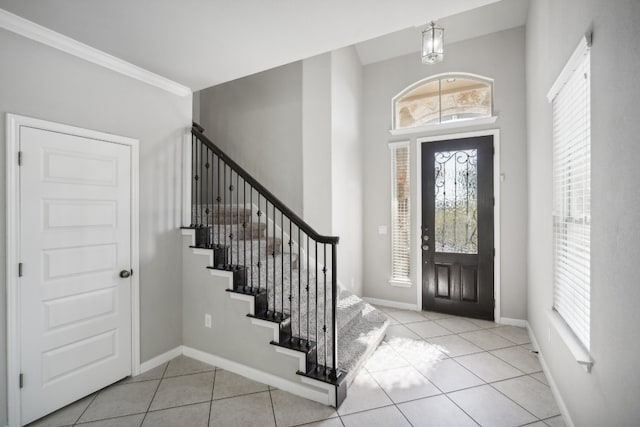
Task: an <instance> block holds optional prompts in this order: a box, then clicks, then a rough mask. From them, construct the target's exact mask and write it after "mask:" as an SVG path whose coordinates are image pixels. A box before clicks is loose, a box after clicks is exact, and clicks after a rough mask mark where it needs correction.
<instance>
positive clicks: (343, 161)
mask: <svg viewBox="0 0 640 427" xmlns="http://www.w3.org/2000/svg"><path fill="white" fill-rule="evenodd" d="M362 148H363V141H362V64H360V59H359V58H358V54H357V52H356V50H355V48H354V47H347V48H344V49H340V50H336V51H334V52H332V53H331V183H332V185H331V186H332V193H331V197H332V203H331V208H332V215H331V222H332V234H334V235H337V236H340V244H339V245H338V280H339V281H340V283H341V284H342V285H343V286H345V287H347V288H349V289H350V290H351V291H352V292H353V293H355V294H356V295H362V290H363V289H362V217H363V216H362V213H363V211H362V203H363V200H362V191H363V182H362V180H363V177H362Z"/></svg>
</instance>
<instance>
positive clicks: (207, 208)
mask: <svg viewBox="0 0 640 427" xmlns="http://www.w3.org/2000/svg"><path fill="white" fill-rule="evenodd" d="M210 152H211V150H209V148H208V147H207V163H206V164H205V165H204V167H205V169H206V173H207V179H206V182H207V188H206V190H205V194H206V203H207V207H206V208H205V210H204V213H205V214H206V215H207V241H206V245H207V247H208V248H210V247H211V227H209V212H210V210H209V200H210V199H211V195H210V194H209V166H210V164H209V153H210Z"/></svg>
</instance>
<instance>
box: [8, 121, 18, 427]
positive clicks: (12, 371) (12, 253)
mask: <svg viewBox="0 0 640 427" xmlns="http://www.w3.org/2000/svg"><path fill="white" fill-rule="evenodd" d="M6 117H7V119H6V127H7V128H6V134H7V137H6V144H7V152H6V168H7V177H6V179H7V187H6V192H7V200H6V203H7V204H6V217H7V218H6V220H7V223H6V227H5V230H6V233H7V254H6V259H7V261H6V275H7V277H6V280H7V406H8V408H7V409H8V411H7V417H8V420H7V422H8V425H10V426H12V427H13V426H18V425H20V424H21V423H20V412H21V411H20V386H19V384H18V374H19V373H20V344H19V343H20V340H19V333H18V331H19V330H20V327H19V319H20V300H19V298H18V297H19V294H18V282H19V281H20V279H19V278H18V268H17V266H18V254H19V253H20V236H19V235H18V229H19V227H18V226H17V225H18V223H19V221H20V212H19V205H20V204H19V195H20V191H19V187H18V185H19V182H20V181H19V173H18V165H17V155H18V154H17V153H18V151H19V136H18V135H19V131H18V129H19V124H18V118H17V117H15V116H13V115H11V114H7V116H6Z"/></svg>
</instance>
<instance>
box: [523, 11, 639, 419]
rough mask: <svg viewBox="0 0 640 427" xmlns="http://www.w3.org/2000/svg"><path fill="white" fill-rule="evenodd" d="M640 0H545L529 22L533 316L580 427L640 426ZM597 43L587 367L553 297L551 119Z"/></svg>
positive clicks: (533, 324)
mask: <svg viewBox="0 0 640 427" xmlns="http://www.w3.org/2000/svg"><path fill="white" fill-rule="evenodd" d="M639 24H640V2H638V1H637V0H616V1H612V2H604V1H596V0H564V1H561V2H558V1H551V0H536V1H533V2H531V4H530V11H529V17H528V22H527V129H528V138H527V140H528V173H529V262H528V264H529V273H528V276H529V291H528V294H529V298H528V305H529V323H530V325H531V328H532V330H533V332H534V334H535V335H536V337H537V339H538V342H539V344H540V347H541V352H542V355H543V357H544V359H545V361H546V362H547V365H548V366H549V369H550V371H551V374H552V376H553V378H554V379H555V381H556V384H557V386H558V388H559V390H560V392H561V395H562V398H563V400H564V402H565V404H566V406H567V408H568V410H569V413H570V416H571V418H572V419H573V422H574V424H575V425H576V426H604V425H607V426H637V425H640V406H638V403H637V402H638V392H640V371H638V369H637V367H636V365H637V358H638V353H639V352H640V331H639V329H638V325H640V311H639V310H638V301H640V286H639V285H638V282H639V279H638V252H639V251H640V225H639V222H638V212H640V191H638V187H637V184H638V182H639V181H640V169H639V168H638V161H639V160H640V144H639V143H638V135H639V134H640V121H639V120H638V119H637V100H638V97H639V96H640V82H639V80H638V70H640V44H639V43H638V40H640V25H639ZM590 27H592V28H593V31H594V34H593V48H592V51H591V69H592V72H591V158H592V165H591V171H592V181H591V185H592V187H591V188H592V203H591V206H592V226H591V242H592V243H591V355H592V356H593V359H594V361H595V364H594V366H593V370H592V372H591V373H590V374H588V373H586V372H585V371H584V370H583V369H582V368H581V367H579V366H578V364H577V363H576V361H575V359H574V358H573V357H572V355H571V354H570V353H569V351H568V349H567V347H566V345H565V344H564V342H563V341H562V340H561V339H560V338H559V337H558V335H557V334H556V333H555V330H554V328H553V326H551V325H550V323H549V320H548V313H549V311H550V309H551V307H552V303H553V296H552V292H553V264H552V259H553V258H552V254H553V246H552V220H551V209H552V122H551V106H550V105H549V103H548V102H547V99H546V94H547V92H548V90H549V89H550V88H551V85H552V84H553V82H554V81H555V79H556V77H557V75H558V74H559V73H560V70H562V68H563V66H564V64H565V63H566V61H567V60H568V58H569V57H570V56H571V54H572V52H573V50H574V49H575V47H576V46H577V44H578V40H579V38H580V37H581V36H582V35H583V34H584V33H585V32H586V31H587V30H588V29H589V28H590Z"/></svg>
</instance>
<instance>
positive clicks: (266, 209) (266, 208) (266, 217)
mask: <svg viewBox="0 0 640 427" xmlns="http://www.w3.org/2000/svg"><path fill="white" fill-rule="evenodd" d="M264 223H265V224H266V227H265V230H267V232H266V233H265V238H264V261H265V269H264V284H265V286H266V287H267V301H268V300H269V201H268V200H267V199H266V198H265V200H264ZM275 291H276V290H275V289H274V290H273V307H272V310H271V311H272V312H273V313H272V314H273V316H274V317H275V315H276V292H275Z"/></svg>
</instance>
